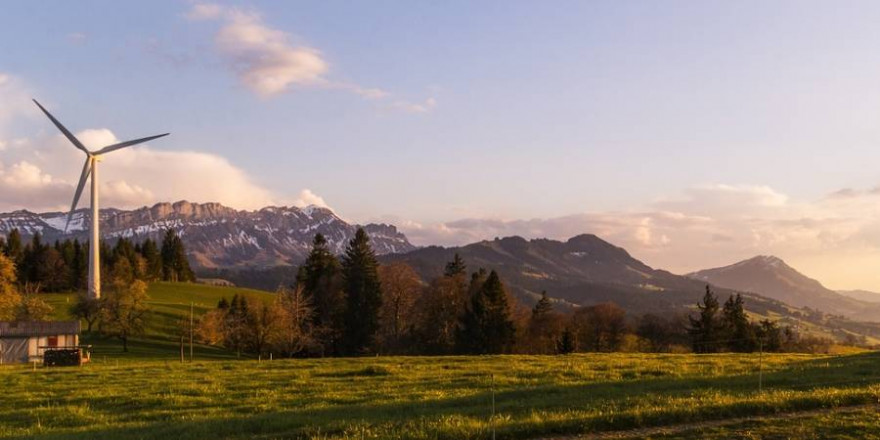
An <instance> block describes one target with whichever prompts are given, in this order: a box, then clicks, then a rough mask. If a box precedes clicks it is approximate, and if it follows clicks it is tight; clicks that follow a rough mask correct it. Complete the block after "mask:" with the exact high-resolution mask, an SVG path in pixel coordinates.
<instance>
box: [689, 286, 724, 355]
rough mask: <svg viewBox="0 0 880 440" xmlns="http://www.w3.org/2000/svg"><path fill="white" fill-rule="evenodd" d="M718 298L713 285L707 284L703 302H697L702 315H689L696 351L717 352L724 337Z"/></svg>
mask: <svg viewBox="0 0 880 440" xmlns="http://www.w3.org/2000/svg"><path fill="white" fill-rule="evenodd" d="M718 307H719V304H718V299H717V298H716V297H715V294H714V293H713V292H712V289H711V287H709V286H708V285H707V286H706V294H705V295H704V296H703V303H702V304H699V303H698V304H697V308H698V309H699V310H700V315H699V316H698V317H697V318H694V317H692V316H689V317H688V319H689V320H690V328H689V329H688V333H689V334H690V335H691V342H692V344H693V349H694V352H695V353H716V352H718V351H719V348H720V345H719V344H721V342H723V341H720V339H721V338H722V337H723V326H722V323H721V320H720V319H719V317H718Z"/></svg>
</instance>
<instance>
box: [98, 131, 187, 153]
mask: <svg viewBox="0 0 880 440" xmlns="http://www.w3.org/2000/svg"><path fill="white" fill-rule="evenodd" d="M169 134H171V133H165V134H158V135H156V136H150V137H145V138H140V139H135V140H133V141H126V142H120V143H118V144H113V145H108V146H106V147H104V148H101V149H100V150H98V151H96V152H95V155H98V154H104V153H109V152H111V151H116V150H119V149H121V148H125V147H130V146H132V145H137V144H140V143H143V142H147V141H151V140H153V139H158V138H160V137H163V136H168V135H169Z"/></svg>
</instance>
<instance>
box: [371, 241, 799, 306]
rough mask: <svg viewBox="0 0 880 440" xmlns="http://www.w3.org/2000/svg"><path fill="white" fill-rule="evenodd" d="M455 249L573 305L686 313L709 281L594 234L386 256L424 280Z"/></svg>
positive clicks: (521, 289) (755, 299)
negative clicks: (654, 263)
mask: <svg viewBox="0 0 880 440" xmlns="http://www.w3.org/2000/svg"><path fill="white" fill-rule="evenodd" d="M456 253H458V254H459V255H461V256H462V258H464V260H465V262H466V263H467V265H468V268H469V270H476V269H478V268H480V267H483V268H486V269H495V270H497V271H498V272H499V274H500V275H501V277H502V279H504V281H505V283H506V284H507V286H508V288H510V289H511V291H512V292H513V293H514V294H516V295H517V296H518V297H520V298H522V299H524V300H526V301H528V300H529V299H535V298H539V297H540V294H541V292H542V291H544V290H546V291H547V292H548V294H549V295H550V296H551V297H553V298H555V299H557V300H561V301H564V302H566V303H569V304H577V305H589V304H596V303H600V302H605V301H613V302H615V303H617V304H619V305H620V306H622V307H624V308H625V309H627V310H629V311H631V312H634V313H665V312H676V311H678V312H683V311H689V310H692V309H693V307H694V305H695V304H696V303H697V302H698V301H700V300H701V299H702V297H703V294H704V293H705V289H706V283H704V282H701V281H697V280H694V279H690V278H687V277H683V276H680V275H675V274H672V273H670V272H667V271H664V270H659V269H654V268H652V267H650V266H648V265H646V264H645V263H643V262H641V261H639V260H637V259H635V258H633V257H632V256H631V255H630V254H629V253H628V252H627V251H626V250H625V249H623V248H620V247H617V246H614V245H613V244H611V243H608V242H606V241H604V240H602V239H601V238H599V237H597V236H595V235H591V234H584V235H578V236H576V237H572V238H571V239H569V240H566V241H556V240H549V239H535V240H526V239H524V238H522V237H506V238H500V239H495V240H487V241H481V242H477V243H473V244H469V245H467V246H461V247H449V248H443V247H437V246H430V247H425V248H420V249H416V250H413V251H411V252H409V253H407V254H404V255H400V254H389V255H385V256H383V257H382V259H383V260H385V261H405V262H407V263H408V264H410V265H411V266H413V268H415V269H416V271H417V272H418V273H419V274H420V275H421V276H422V277H423V278H424V279H432V278H434V277H436V276H439V275H440V273H441V271H442V270H443V267H444V264H445V263H446V262H447V261H450V260H451V259H452V258H453V256H454V255H455V254H456ZM717 293H718V295H719V297H720V298H721V299H722V300H724V299H726V298H727V296H728V295H729V294H732V293H733V292H732V291H730V290H728V289H719V290H718V291H717ZM750 297H752V298H751V299H750V301H749V302H750V303H751V307H752V308H753V309H755V310H757V311H759V312H762V313H763V312H766V311H767V310H774V311H775V312H776V313H787V309H786V307H785V306H784V305H783V304H781V303H779V302H777V301H773V300H769V299H767V298H763V297H760V296H758V295H750Z"/></svg>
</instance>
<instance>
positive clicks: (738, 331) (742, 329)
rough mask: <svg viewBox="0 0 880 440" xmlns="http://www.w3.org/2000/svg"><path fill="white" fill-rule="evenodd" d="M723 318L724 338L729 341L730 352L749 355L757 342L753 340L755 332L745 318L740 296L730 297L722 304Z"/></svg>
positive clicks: (746, 317)
mask: <svg viewBox="0 0 880 440" xmlns="http://www.w3.org/2000/svg"><path fill="white" fill-rule="evenodd" d="M722 315H723V317H724V327H725V330H726V331H725V333H726V336H727V337H728V339H729V342H728V344H727V346H728V348H729V349H730V350H731V351H735V352H739V353H750V352H752V351H754V350H755V346H756V345H757V340H756V339H755V331H754V328H753V327H752V324H751V323H750V322H749V318H748V316H746V312H745V309H744V307H743V299H742V295H740V294H738V293H737V294H736V295H731V296H730V297H728V298H727V302H725V303H724V309H723V310H722Z"/></svg>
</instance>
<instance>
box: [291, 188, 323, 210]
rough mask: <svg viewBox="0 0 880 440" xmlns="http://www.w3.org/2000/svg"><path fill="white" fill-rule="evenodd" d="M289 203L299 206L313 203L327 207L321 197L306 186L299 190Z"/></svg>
mask: <svg viewBox="0 0 880 440" xmlns="http://www.w3.org/2000/svg"><path fill="white" fill-rule="evenodd" d="M291 204H292V205H294V206H299V207H304V206H309V205H314V206H320V207H322V208H329V206H328V205H327V202H325V201H324V198H323V197H321V196H319V195H317V194H315V193H313V192H312V190H310V189H308V188H306V189H304V190H302V191H300V192H299V195H298V196H297V197H296V198H295V199H294V200H293V201H292V202H291Z"/></svg>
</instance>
